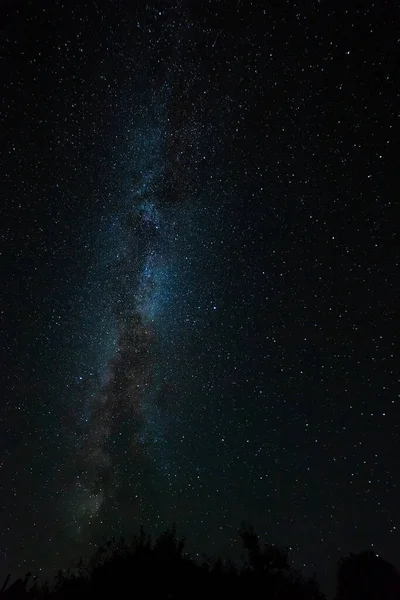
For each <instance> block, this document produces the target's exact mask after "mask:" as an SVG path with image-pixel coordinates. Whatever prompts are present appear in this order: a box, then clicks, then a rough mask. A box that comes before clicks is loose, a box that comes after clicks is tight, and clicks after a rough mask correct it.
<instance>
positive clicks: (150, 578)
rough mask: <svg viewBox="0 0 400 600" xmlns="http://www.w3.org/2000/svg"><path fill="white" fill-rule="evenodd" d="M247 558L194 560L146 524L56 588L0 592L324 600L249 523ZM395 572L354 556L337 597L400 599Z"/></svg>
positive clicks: (170, 533)
mask: <svg viewBox="0 0 400 600" xmlns="http://www.w3.org/2000/svg"><path fill="white" fill-rule="evenodd" d="M238 534H239V537H240V539H241V542H242V546H243V550H244V552H245V556H244V559H243V564H241V565H236V564H234V563H232V562H230V561H224V560H222V559H221V558H203V560H202V561H195V560H193V559H192V558H191V557H190V556H189V555H188V554H187V553H185V541H184V540H182V539H179V538H178V537H177V533H176V528H175V526H173V527H172V528H171V529H168V530H167V531H165V532H164V533H162V534H161V535H160V536H159V537H158V538H157V539H156V540H155V541H154V543H153V541H152V539H151V537H150V536H149V535H147V534H146V533H145V531H144V529H143V528H141V529H140V531H139V533H138V534H137V535H135V536H134V537H133V539H132V540H131V541H130V542H129V543H128V542H127V541H126V540H125V539H124V538H121V539H119V540H116V539H115V538H113V539H112V540H109V541H106V542H104V543H103V544H101V545H100V546H99V547H98V549H97V550H96V552H95V553H94V554H93V555H92V556H91V557H90V558H89V559H87V560H86V559H83V558H80V560H79V561H78V564H77V566H76V568H75V569H72V570H67V571H59V572H58V573H57V575H56V576H55V578H54V582H53V584H52V585H50V584H49V583H48V582H45V583H44V584H42V583H40V582H39V581H38V580H37V579H33V580H32V578H31V575H30V573H28V574H27V576H26V577H25V579H24V580H22V579H18V580H16V581H15V582H14V583H12V584H11V585H8V583H9V580H8V578H7V579H6V581H5V582H4V585H3V587H2V589H1V591H0V600H19V599H22V598H23V599H25V600H69V599H72V598H74V599H78V600H79V599H83V598H84V599H85V600H88V599H91V598H92V599H97V598H133V597H135V596H136V597H140V598H142V597H145V598H165V599H170V600H175V599H177V600H180V599H182V600H183V599H184V598H185V599H187V598H190V599H194V600H197V599H198V600H200V599H201V600H204V598H207V600H212V599H213V598H215V599H217V598H218V600H219V599H220V598H230V599H233V600H234V599H235V598H240V599H241V600H243V598H265V600H269V599H270V600H324V599H325V596H324V594H323V593H322V592H321V591H320V588H319V584H318V582H317V581H316V579H315V578H311V579H306V578H304V577H303V575H302V574H301V573H300V572H299V571H296V570H295V569H294V568H293V567H291V565H290V561H289V554H288V551H287V549H286V548H279V547H277V546H274V545H271V544H268V543H261V541H260V539H259V537H258V535H257V534H256V533H255V531H254V529H253V528H252V527H251V526H247V527H246V526H242V527H241V528H240V529H239V532H238ZM399 579H400V578H399V575H398V573H397V571H396V569H395V568H394V567H393V566H392V565H391V564H390V563H387V562H386V561H384V560H383V559H381V558H379V557H377V556H376V555H375V554H374V553H372V552H364V553H361V554H358V555H354V554H352V555H350V556H349V557H346V558H344V559H342V560H341V561H340V562H339V565H338V585H337V595H336V600H350V599H351V600H378V599H379V600H400V593H399V590H400V586H399Z"/></svg>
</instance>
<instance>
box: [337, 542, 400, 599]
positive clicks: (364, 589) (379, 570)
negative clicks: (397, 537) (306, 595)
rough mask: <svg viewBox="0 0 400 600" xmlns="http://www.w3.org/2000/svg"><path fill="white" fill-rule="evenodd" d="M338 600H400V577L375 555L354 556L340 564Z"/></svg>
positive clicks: (368, 553)
mask: <svg viewBox="0 0 400 600" xmlns="http://www.w3.org/2000/svg"><path fill="white" fill-rule="evenodd" d="M336 600H400V576H399V574H398V572H397V571H396V569H395V567H394V566H393V565H391V564H390V563H389V562H387V561H386V560H384V559H383V558H381V557H380V556H378V555H377V554H375V552H372V551H366V552H361V553H359V554H350V555H349V556H347V557H345V558H342V559H341V560H340V561H339V564H338V570H337V592H336Z"/></svg>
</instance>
